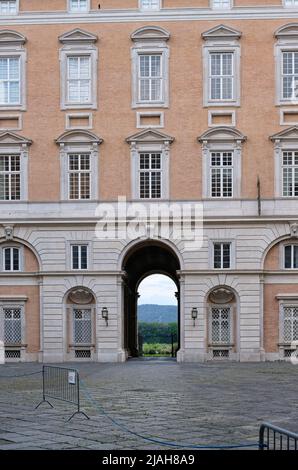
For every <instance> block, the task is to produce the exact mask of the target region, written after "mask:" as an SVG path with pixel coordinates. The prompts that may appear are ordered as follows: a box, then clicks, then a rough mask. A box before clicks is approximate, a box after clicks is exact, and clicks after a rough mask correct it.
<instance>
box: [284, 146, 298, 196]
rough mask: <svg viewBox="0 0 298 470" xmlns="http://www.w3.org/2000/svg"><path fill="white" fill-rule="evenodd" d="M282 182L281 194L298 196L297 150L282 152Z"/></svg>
mask: <svg viewBox="0 0 298 470" xmlns="http://www.w3.org/2000/svg"><path fill="white" fill-rule="evenodd" d="M282 183H283V196H285V197H297V196H298V152H293V151H291V152H283V154H282Z"/></svg>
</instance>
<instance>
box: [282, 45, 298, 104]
mask: <svg viewBox="0 0 298 470" xmlns="http://www.w3.org/2000/svg"><path fill="white" fill-rule="evenodd" d="M297 86H298V52H293V51H292V52H291V51H288V52H283V53H282V98H283V99H288V100H291V99H297V96H296V94H297V90H296V88H297Z"/></svg>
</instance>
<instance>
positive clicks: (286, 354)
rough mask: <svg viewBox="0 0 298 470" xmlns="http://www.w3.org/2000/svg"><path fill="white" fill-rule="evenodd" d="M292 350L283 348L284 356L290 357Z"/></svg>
mask: <svg viewBox="0 0 298 470" xmlns="http://www.w3.org/2000/svg"><path fill="white" fill-rule="evenodd" d="M293 352H294V350H293V349H284V357H291V356H292V354H293Z"/></svg>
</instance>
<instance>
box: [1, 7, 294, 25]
mask: <svg viewBox="0 0 298 470" xmlns="http://www.w3.org/2000/svg"><path fill="white" fill-rule="evenodd" d="M254 19H258V20H260V19H264V20H276V19H278V20H285V21H286V20H291V19H298V9H297V10H296V11H295V10H294V9H288V8H284V7H282V6H276V7H274V6H270V7H234V8H233V9H231V10H227V11H218V10H212V9H210V8H173V9H172V8H169V9H162V10H159V11H157V12H150V13H149V12H148V13H144V12H142V11H140V10H134V9H125V10H124V9H121V10H99V11H90V12H89V13H86V14H84V13H82V14H80V15H79V16H78V15H75V14H71V13H68V12H67V11H63V12H57V11H56V12H28V13H27V12H21V13H19V14H18V15H13V16H5V17H1V18H0V27H1V26H3V27H4V26H8V25H22V24H43V25H46V24H88V23H127V22H142V21H143V22H147V23H148V22H151V23H152V22H154V23H157V22H159V21H194V20H206V21H210V20H211V21H212V20H216V21H220V22H223V21H226V20H254Z"/></svg>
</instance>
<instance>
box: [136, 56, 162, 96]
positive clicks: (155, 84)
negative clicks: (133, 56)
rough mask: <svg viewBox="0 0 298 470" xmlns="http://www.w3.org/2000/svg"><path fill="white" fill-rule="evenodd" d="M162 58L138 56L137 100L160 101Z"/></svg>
mask: <svg viewBox="0 0 298 470" xmlns="http://www.w3.org/2000/svg"><path fill="white" fill-rule="evenodd" d="M162 99H163V97H162V56H161V55H160V54H140V55H139V100H140V101H143V102H153V101H162Z"/></svg>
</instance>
